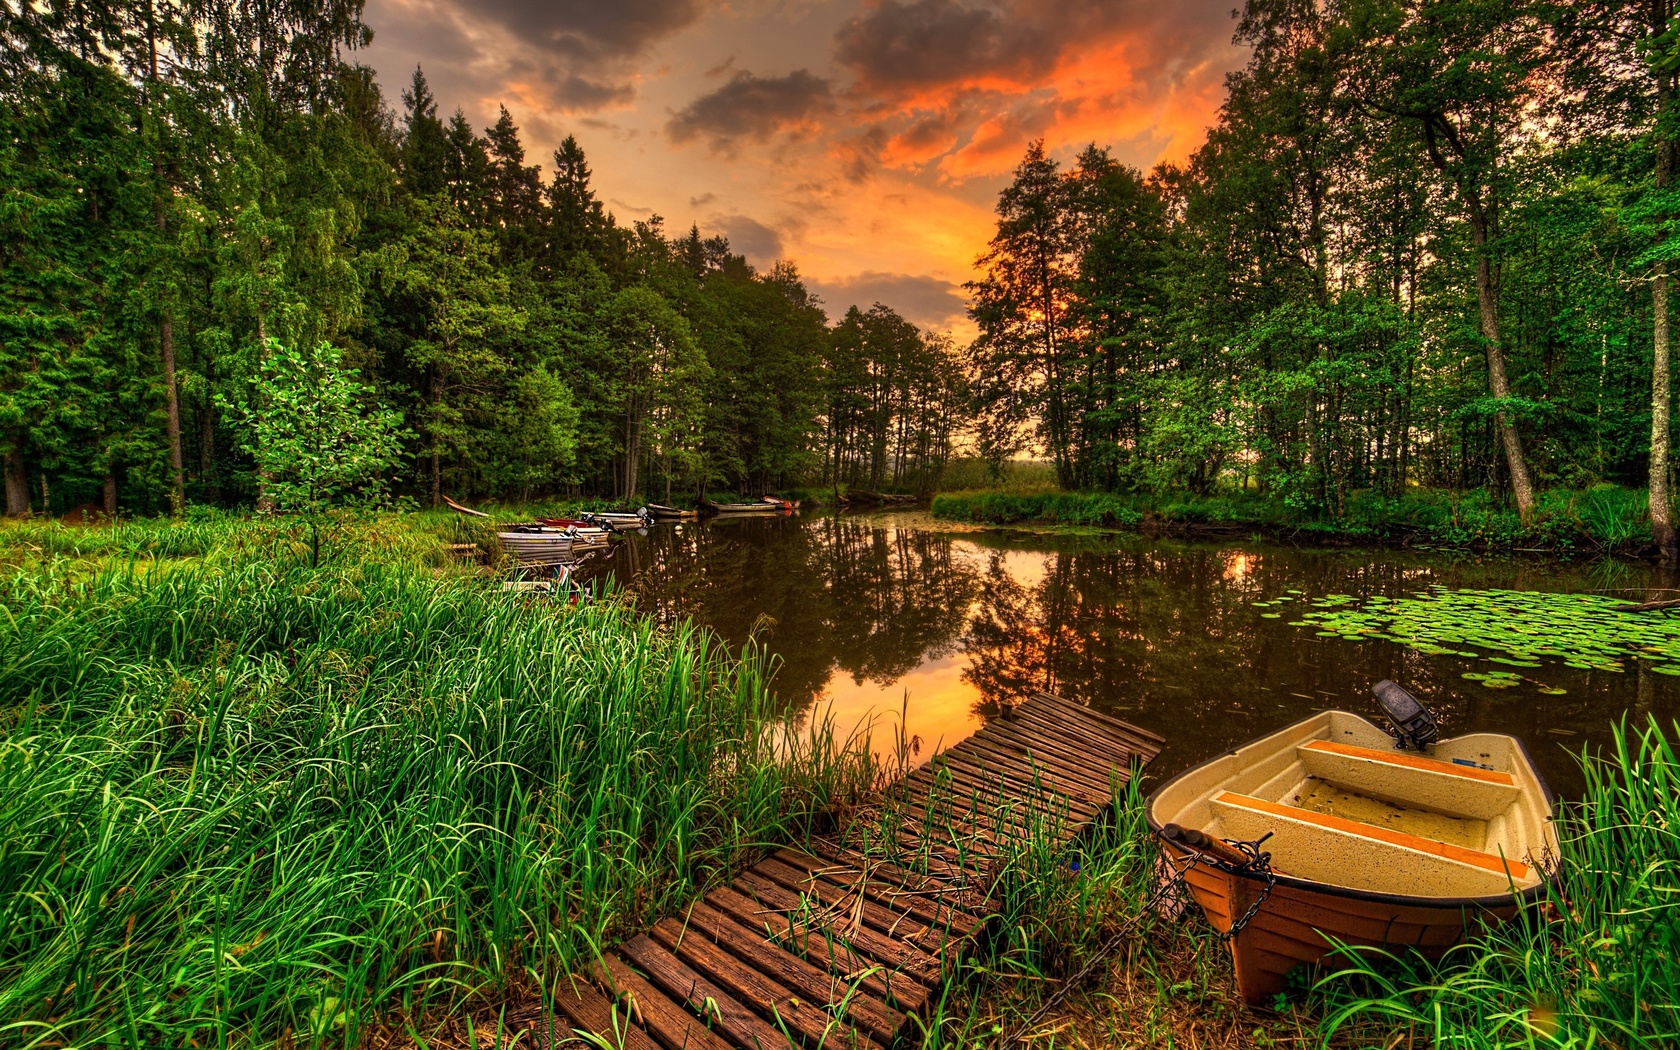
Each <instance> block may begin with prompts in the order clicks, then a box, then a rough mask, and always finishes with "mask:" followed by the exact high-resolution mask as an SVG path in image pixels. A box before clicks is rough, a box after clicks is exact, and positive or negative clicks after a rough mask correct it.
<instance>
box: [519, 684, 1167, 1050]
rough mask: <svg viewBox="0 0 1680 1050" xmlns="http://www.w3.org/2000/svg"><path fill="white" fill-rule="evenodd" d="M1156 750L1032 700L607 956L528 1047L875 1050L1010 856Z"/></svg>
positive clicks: (914, 1001) (954, 944)
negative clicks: (825, 832)
mask: <svg viewBox="0 0 1680 1050" xmlns="http://www.w3.org/2000/svg"><path fill="white" fill-rule="evenodd" d="M1163 742H1164V741H1163V740H1162V739H1161V738H1160V737H1158V736H1156V735H1154V734H1153V733H1149V732H1147V731H1145V730H1142V729H1138V728H1137V727H1135V726H1131V725H1128V724H1127V723H1125V722H1122V721H1120V720H1119V719H1116V718H1113V717H1111V716H1108V715H1104V714H1101V713H1098V712H1095V711H1091V710H1090V709H1088V708H1086V707H1084V706H1083V705H1080V704H1077V703H1073V702H1071V701H1067V700H1062V699H1059V698H1057V697H1053V696H1049V695H1042V696H1039V697H1036V698H1034V699H1033V700H1030V701H1028V702H1027V703H1024V704H1022V705H1020V706H1018V707H1016V708H1015V709H1014V710H1013V711H1011V712H1010V713H1009V714H1008V715H1005V716H1003V717H998V718H994V719H992V720H991V721H990V722H988V723H987V724H986V726H985V728H983V729H981V730H980V731H979V732H978V733H976V734H975V735H974V736H972V737H970V738H969V739H967V740H965V741H963V742H962V743H960V744H958V745H956V746H955V747H952V748H950V749H949V750H946V751H943V752H941V753H939V754H938V755H936V756H934V758H933V759H932V760H931V761H930V762H928V763H927V764H926V765H924V766H923V767H922V768H920V769H918V770H916V771H915V772H914V773H912V774H910V775H909V776H908V777H906V778H904V779H903V780H902V781H900V782H899V783H898V784H896V785H894V787H893V788H892V789H891V790H890V791H889V792H888V797H887V799H886V800H885V801H884V802H883V804H882V805H881V806H880V807H879V808H876V809H872V810H869V811H867V812H865V813H863V814H860V815H858V816H857V817H855V818H854V819H852V820H851V821H849V822H848V824H847V826H846V827H845V828H843V829H842V830H841V832H840V833H839V834H838V835H837V836H836V837H833V838H824V839H818V840H816V841H814V842H813V843H811V847H810V850H809V851H808V852H807V851H804V850H794V849H782V850H778V851H776V852H775V853H774V854H772V855H771V856H769V857H767V858H766V859H764V860H763V861H761V862H759V863H758V864H756V865H754V866H753V867H751V868H749V869H747V870H746V871H743V872H742V873H741V874H740V875H739V876H738V877H737V878H736V879H735V881H734V882H733V883H732V884H731V885H729V886H727V887H720V888H718V889H715V890H713V891H711V892H710V893H708V894H706V896H705V899H704V900H702V901H700V902H698V903H696V904H695V905H694V906H693V907H692V909H690V910H689V911H688V912H687V914H685V915H681V916H675V917H672V918H667V919H663V920H661V921H660V922H658V923H657V924H656V925H655V926H654V927H653V929H652V930H650V931H649V932H647V933H646V934H641V935H638V936H636V937H634V938H632V939H630V940H629V941H627V942H625V943H624V944H621V945H619V946H618V947H617V948H615V949H613V950H611V951H609V952H607V953H605V954H604V955H603V957H602V959H601V960H600V962H598V963H597V964H596V965H595V967H594V968H593V972H591V973H588V974H580V975H576V976H574V977H573V978H572V980H571V981H570V989H569V991H566V992H563V993H562V994H561V995H560V996H559V997H558V1006H559V1008H560V1011H561V1012H562V1013H563V1014H564V1016H563V1017H556V1018H553V1019H549V1018H544V1019H543V1020H544V1021H547V1022H549V1023H547V1024H541V1025H537V1024H532V1025H531V1026H530V1027H531V1029H532V1030H531V1031H529V1032H528V1037H530V1036H534V1037H536V1038H535V1040H534V1042H527V1043H523V1044H521V1045H534V1046H539V1047H546V1046H552V1045H558V1044H559V1043H561V1042H564V1041H567V1040H570V1039H574V1038H577V1037H579V1036H580V1034H587V1035H588V1036H589V1037H590V1041H591V1042H595V1043H597V1044H598V1045H599V1044H601V1043H605V1044H607V1045H610V1046H613V1047H620V1048H623V1050H778V1048H781V1047H785V1046H787V1045H789V1044H790V1043H792V1044H794V1045H797V1046H804V1047H813V1048H814V1047H819V1046H821V1047H837V1048H838V1047H845V1048H849V1050H868V1048H871V1047H885V1046H887V1045H888V1044H890V1043H891V1042H892V1041H893V1038H894V1037H895V1036H896V1035H897V1034H898V1032H899V1031H900V1029H902V1028H904V1027H905V1025H906V1023H907V1022H908V1020H909V1015H911V1014H917V1013H921V1012H923V1011H924V1010H925V1009H926V1008H927V1006H928V1004H929V1000H930V999H931V998H932V997H933V996H934V995H936V994H937V993H938V990H939V988H940V986H941V984H942V982H943V981H944V978H945V974H946V972H947V970H948V969H949V968H950V967H951V966H953V964H954V963H956V962H957V961H958V960H960V959H961V958H962V955H963V953H965V952H966V951H968V950H969V949H970V948H971V947H972V946H973V944H974V942H975V939H976V938H977V937H978V936H979V935H980V934H981V933H982V932H983V930H984V928H985V926H986V923H987V920H988V918H989V917H990V916H991V915H992V914H993V912H994V908H993V905H992V901H991V897H990V893H989V890H990V886H991V884H992V876H993V873H994V870H995V867H996V864H997V861H998V860H999V859H1000V858H1001V857H1002V855H1003V854H1004V853H1005V851H1006V850H1007V849H1008V848H1009V842H1010V840H1011V839H1019V838H1021V837H1022V836H1029V835H1030V836H1049V837H1051V838H1053V839H1055V840H1058V841H1065V840H1066V839H1068V838H1071V837H1072V836H1073V835H1074V834H1076V833H1077V832H1078V831H1079V830H1080V829H1081V828H1082V827H1084V826H1085V824H1087V823H1088V822H1089V821H1090V820H1091V819H1092V818H1094V817H1095V816H1096V815H1097V814H1098V812H1099V811H1101V810H1102V809H1103V808H1104V807H1105V806H1107V805H1109V804H1110V802H1111V800H1112V797H1113V795H1112V793H1113V791H1114V789H1115V788H1116V787H1118V786H1120V785H1122V784H1124V783H1125V782H1126V780H1127V779H1128V778H1129V777H1130V776H1131V774H1132V772H1133V771H1134V769H1136V768H1137V767H1138V766H1140V765H1142V764H1144V763H1147V762H1149V761H1150V760H1152V759H1153V758H1154V757H1155V755H1156V754H1157V753H1158V752H1159V751H1160V747H1161V744H1162V743H1163ZM533 1020H534V1019H533ZM522 1027H523V1026H522ZM544 1029H546V1030H547V1031H544Z"/></svg>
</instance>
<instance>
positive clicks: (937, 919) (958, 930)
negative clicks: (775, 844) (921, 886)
mask: <svg viewBox="0 0 1680 1050" xmlns="http://www.w3.org/2000/svg"><path fill="white" fill-rule="evenodd" d="M771 856H773V857H775V858H776V859H777V860H779V861H781V862H782V863H784V864H786V865H787V866H788V867H790V868H793V869H794V870H795V871H800V872H803V873H804V874H806V875H808V876H810V877H812V878H820V879H822V880H824V881H825V882H828V883H829V884H830V885H833V886H838V887H840V888H841V889H846V890H851V891H852V892H854V893H856V892H861V893H862V894H863V895H864V896H865V897H868V898H869V899H870V900H872V901H875V902H876V903H877V904H881V905H884V906H886V907H889V908H893V909H895V910H897V911H902V912H904V913H906V914H908V915H911V916H914V917H915V918H917V919H920V920H921V921H922V922H923V923H925V924H927V925H928V926H932V927H935V928H949V929H950V930H951V931H952V932H953V933H955V934H956V935H957V936H959V937H963V936H967V934H968V932H969V931H970V930H973V929H974V928H975V927H977V926H979V925H980V920H979V919H978V918H976V917H975V916H973V915H969V914H967V913H966V912H964V911H962V909H960V908H958V907H956V906H955V905H954V904H952V903H950V902H948V901H943V900H934V901H929V900H928V899H927V898H924V897H920V896H911V895H906V894H903V893H897V892H894V891H895V890H896V889H898V887H897V886H895V885H894V884H892V883H889V882H887V881H886V880H884V879H874V878H870V877H868V876H867V875H866V874H865V873H863V872H862V871H859V870H858V869H856V868H855V867H853V866H851V865H835V864H832V863H828V862H825V861H822V860H819V859H817V858H816V857H813V856H811V855H810V854H809V853H799V852H797V851H795V850H790V849H782V850H777V851H776V852H775V853H773V854H771Z"/></svg>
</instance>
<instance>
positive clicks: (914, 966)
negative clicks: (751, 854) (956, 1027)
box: [735, 872, 945, 987]
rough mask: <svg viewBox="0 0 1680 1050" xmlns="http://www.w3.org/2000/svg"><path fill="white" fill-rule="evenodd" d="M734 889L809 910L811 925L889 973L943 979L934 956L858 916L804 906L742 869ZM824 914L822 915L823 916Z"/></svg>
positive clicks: (794, 910)
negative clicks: (861, 953)
mask: <svg viewBox="0 0 1680 1050" xmlns="http://www.w3.org/2000/svg"><path fill="white" fill-rule="evenodd" d="M735 889H736V891H737V892H739V893H740V894H741V895H742V896H745V897H749V898H751V899H753V900H755V901H757V902H758V903H759V904H762V905H764V906H766V907H771V908H777V909H780V910H782V911H784V912H787V913H789V914H793V915H795V916H799V915H805V914H807V913H809V914H810V915H811V917H812V923H813V924H820V925H821V928H822V929H824V930H825V931H831V932H830V936H834V937H838V938H842V939H844V940H845V942H846V943H847V944H849V945H851V946H852V947H853V948H855V949H857V950H858V951H861V952H864V953H866V954H868V955H869V956H870V957H871V958H873V959H875V960H876V961H878V962H879V963H881V964H882V965H883V966H886V967H887V968H888V969H889V971H891V972H893V973H902V974H908V975H909V976H911V977H914V978H915V979H916V980H918V981H920V982H922V983H923V984H926V985H928V986H929V987H933V986H937V985H938V984H940V983H941V982H942V981H943V980H944V979H945V976H944V967H943V964H942V963H941V962H940V959H939V957H938V956H937V955H935V954H933V953H930V952H927V951H924V950H923V949H922V948H920V947H919V946H917V945H914V944H911V943H910V942H909V941H904V940H896V939H894V938H892V937H889V936H887V935H886V934H884V933H881V932H880V931H878V930H876V929H874V928H873V927H871V926H869V925H868V924H866V923H864V922H863V921H862V920H861V919H855V920H854V919H853V918H852V917H851V916H850V915H848V914H845V913H841V912H836V911H835V910H833V909H829V908H824V907H822V906H821V904H820V902H819V903H818V904H817V906H815V907H814V908H811V909H807V908H806V907H805V906H804V904H803V902H802V898H801V896H800V894H799V892H798V891H796V890H790V889H788V888H787V887H786V886H783V885H782V884H781V883H779V882H776V881H775V880H773V879H771V878H769V877H767V876H764V875H756V874H754V873H752V872H743V873H742V874H741V875H740V877H739V878H737V879H736V880H735ZM824 917H826V918H824Z"/></svg>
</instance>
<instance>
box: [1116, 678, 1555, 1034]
mask: <svg viewBox="0 0 1680 1050" xmlns="http://www.w3.org/2000/svg"><path fill="white" fill-rule="evenodd" d="M1372 691H1373V692H1374V693H1376V695H1377V697H1378V699H1379V700H1381V701H1382V704H1383V707H1384V708H1385V710H1386V711H1387V713H1388V716H1389V719H1390V721H1391V722H1392V723H1393V724H1394V727H1395V728H1394V731H1393V732H1392V733H1390V732H1388V731H1385V730H1384V729H1382V728H1380V727H1378V726H1376V725H1374V724H1372V723H1371V722H1369V721H1367V720H1366V719H1364V718H1362V717H1360V716H1359V715H1356V714H1350V713H1348V712H1345V711H1323V712H1320V713H1319V714H1316V715H1314V716H1312V717H1311V718H1308V719H1305V720H1303V721H1300V722H1297V723H1295V724H1294V725H1292V726H1290V727H1288V728H1287V729H1282V730H1279V731H1278V732H1276V733H1273V734H1271V735H1270V736H1266V737H1262V738H1261V739H1259V740H1256V741H1254V742H1253V743H1250V744H1247V745H1245V746H1243V747H1240V748H1238V749H1237V750H1235V751H1232V752H1230V753H1228V754H1225V755H1222V756H1220V757H1219V758H1215V759H1213V760H1211V761H1209V762H1204V763H1202V764H1201V765H1199V766H1196V767H1195V768H1193V769H1190V770H1187V771H1185V772H1183V773H1180V774H1179V775H1178V776H1176V777H1174V778H1173V779H1172V780H1169V781H1167V782H1166V783H1165V784H1163V785H1161V787H1160V788H1158V789H1157V790H1156V791H1155V792H1154V794H1152V795H1151V796H1150V797H1149V826H1150V828H1151V829H1152V830H1153V831H1155V832H1156V834H1157V835H1159V836H1160V838H1161V848H1162V850H1163V852H1164V853H1165V855H1166V859H1167V861H1168V863H1169V864H1171V865H1172V867H1173V869H1174V870H1175V871H1182V872H1183V873H1184V878H1185V882H1186V884H1187V886H1188V888H1189V890H1190V894H1191V896H1192V897H1193V898H1194V899H1195V901H1196V903H1197V904H1199V905H1200V906H1201V908H1202V911H1203V912H1204V913H1205V914H1206V915H1207V917H1208V921H1209V922H1211V923H1212V924H1213V925H1214V928H1215V929H1217V930H1219V931H1220V933H1222V934H1225V935H1227V937H1228V939H1229V942H1230V945H1231V954H1232V957H1233V959H1234V961H1235V964H1236V973H1237V986H1238V988H1239V989H1240V990H1241V992H1242V994H1243V996H1244V997H1245V998H1246V999H1248V1001H1249V1002H1251V1003H1260V1002H1264V1001H1265V1000H1266V999H1267V998H1268V997H1270V996H1272V995H1274V994H1276V993H1278V992H1281V991H1283V989H1284V987H1285V975H1286V974H1287V973H1288V972H1289V971H1290V970H1292V969H1294V968H1295V967H1297V966H1301V965H1306V966H1313V965H1316V964H1317V963H1319V962H1321V961H1322V960H1323V959H1324V958H1325V957H1326V956H1327V955H1329V953H1330V952H1331V951H1332V948H1333V946H1332V941H1335V942H1339V943H1342V944H1347V945H1363V946H1372V947H1379V948H1387V949H1391V950H1392V949H1396V948H1415V949H1418V950H1419V951H1421V952H1422V953H1423V954H1425V955H1426V956H1431V957H1439V956H1440V955H1441V954H1442V953H1444V952H1445V951H1446V950H1447V949H1448V948H1450V947H1451V946H1453V945H1455V944H1457V943H1459V942H1460V941H1462V940H1463V939H1464V937H1465V935H1466V933H1467V932H1470V931H1472V930H1473V929H1475V928H1476V927H1477V926H1480V925H1488V924H1496V923H1499V922H1504V921H1506V920H1508V919H1510V918H1512V917H1513V916H1515V915H1516V913H1517V911H1518V909H1519V908H1520V907H1523V906H1526V905H1528V904H1531V903H1533V902H1534V901H1536V900H1538V899H1539V898H1540V897H1541V896H1543V895H1544V894H1545V891H1546V883H1547V882H1548V881H1549V880H1550V878H1551V876H1552V874H1553V872H1554V871H1555V866H1556V863H1557V856H1558V846H1557V833H1556V831H1555V829H1554V828H1553V826H1552V797H1551V792H1550V790H1549V789H1548V788H1547V787H1546V784H1545V781H1543V780H1542V779H1541V778H1540V775H1539V773H1538V772H1536V771H1535V768H1534V763H1533V762H1532V760H1530V758H1529V755H1528V752H1527V750H1526V749H1524V747H1523V744H1522V741H1520V740H1518V739H1517V738H1516V737H1512V736H1502V735H1500V734H1497V733H1470V734H1466V735H1464V736H1458V737H1453V738H1451V739H1448V740H1440V739H1438V736H1439V733H1438V731H1437V729H1436V727H1435V722H1434V718H1433V716H1431V715H1430V714H1429V712H1428V710H1427V709H1425V708H1424V707H1423V705H1421V704H1419V703H1418V702H1417V700H1416V699H1414V698H1413V697H1412V695H1411V694H1410V693H1408V692H1406V691H1405V690H1404V689H1402V688H1401V687H1400V686H1398V685H1395V684H1394V683H1393V682H1388V681H1384V682H1379V683H1377V685H1376V686H1374V687H1373V688H1372ZM1262 857H1264V859H1265V861H1266V863H1257V861H1258V860H1259V859H1260V858H1262ZM1268 869H1269V870H1268ZM1233 926H1235V927H1236V928H1237V932H1236V934H1235V936H1234V937H1231V936H1230V931H1231V930H1232V928H1233Z"/></svg>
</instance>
